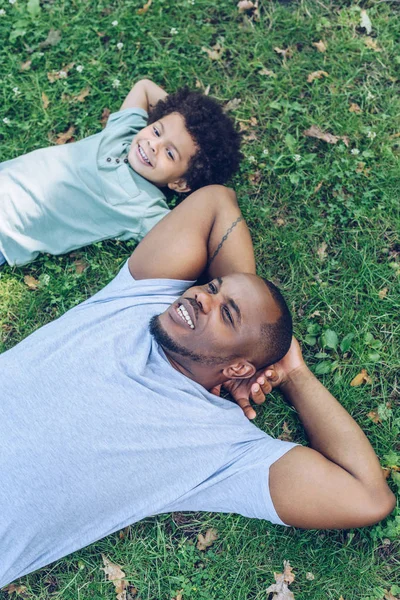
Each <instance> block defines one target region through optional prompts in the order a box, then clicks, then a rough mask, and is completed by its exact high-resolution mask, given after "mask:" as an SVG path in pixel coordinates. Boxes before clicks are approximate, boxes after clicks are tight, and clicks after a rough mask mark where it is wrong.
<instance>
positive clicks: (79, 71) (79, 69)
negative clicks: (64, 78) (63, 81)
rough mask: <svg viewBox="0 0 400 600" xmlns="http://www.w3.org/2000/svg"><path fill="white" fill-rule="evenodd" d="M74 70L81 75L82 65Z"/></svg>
mask: <svg viewBox="0 0 400 600" xmlns="http://www.w3.org/2000/svg"><path fill="white" fill-rule="evenodd" d="M76 70H77V71H78V73H82V71H83V67H82V65H78V66H77V67H76Z"/></svg>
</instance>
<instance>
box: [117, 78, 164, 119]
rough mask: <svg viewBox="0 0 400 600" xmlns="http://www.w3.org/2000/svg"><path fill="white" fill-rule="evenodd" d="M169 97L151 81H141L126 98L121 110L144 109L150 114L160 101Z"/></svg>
mask: <svg viewBox="0 0 400 600" xmlns="http://www.w3.org/2000/svg"><path fill="white" fill-rule="evenodd" d="M165 96H167V92H165V91H164V90H163V89H162V88H160V86H159V85H157V84H155V83H153V82H152V81H150V79H141V80H140V81H138V82H137V83H135V85H134V86H133V88H132V89H131V91H130V92H129V94H128V95H127V97H126V98H125V100H124V102H123V104H122V106H121V110H124V109H125V108H143V109H144V110H146V111H147V112H149V111H150V110H151V109H152V108H153V106H154V105H155V104H157V102H158V101H159V100H162V99H163V98H165Z"/></svg>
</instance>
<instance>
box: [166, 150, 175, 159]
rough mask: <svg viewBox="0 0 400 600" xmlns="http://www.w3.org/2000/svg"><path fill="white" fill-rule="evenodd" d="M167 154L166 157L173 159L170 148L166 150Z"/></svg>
mask: <svg viewBox="0 0 400 600" xmlns="http://www.w3.org/2000/svg"><path fill="white" fill-rule="evenodd" d="M167 156H168V158H170V159H171V160H175V156H174V153H173V152H172V151H171V150H167Z"/></svg>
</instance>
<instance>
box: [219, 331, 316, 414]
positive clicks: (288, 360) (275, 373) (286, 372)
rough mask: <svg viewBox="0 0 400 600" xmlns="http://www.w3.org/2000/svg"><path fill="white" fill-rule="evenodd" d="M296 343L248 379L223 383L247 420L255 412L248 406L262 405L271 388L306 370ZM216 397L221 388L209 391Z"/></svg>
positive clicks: (294, 341)
mask: <svg viewBox="0 0 400 600" xmlns="http://www.w3.org/2000/svg"><path fill="white" fill-rule="evenodd" d="M307 368H308V367H307V366H306V364H305V362H304V359H303V355H302V353H301V350H300V345H299V343H298V341H297V340H296V339H295V338H293V339H292V343H291V345H290V348H289V351H288V352H287V354H286V355H285V356H284V357H283V358H282V359H281V360H280V361H279V362H277V363H275V364H274V365H271V366H270V367H267V368H263V369H260V370H259V371H257V372H256V373H255V375H253V377H251V378H250V379H238V380H231V381H228V382H226V383H224V386H223V387H224V389H225V390H226V391H227V392H229V394H230V395H231V396H232V398H233V400H235V402H236V403H237V404H238V405H239V406H240V408H241V409H242V410H243V412H244V414H245V415H246V417H247V418H248V419H255V417H256V416H257V415H256V411H255V410H254V408H253V407H252V406H251V404H250V400H252V401H253V402H254V403H255V404H262V403H263V402H264V401H265V396H266V395H267V394H269V393H270V392H271V391H272V389H273V388H275V387H278V386H282V387H283V386H284V385H285V384H286V383H287V382H288V381H289V380H290V379H291V378H292V377H293V376H295V372H296V371H298V370H299V369H307ZM210 391H211V392H212V393H213V394H215V395H216V396H219V395H220V391H221V386H216V387H215V388H213V389H212V390H210Z"/></svg>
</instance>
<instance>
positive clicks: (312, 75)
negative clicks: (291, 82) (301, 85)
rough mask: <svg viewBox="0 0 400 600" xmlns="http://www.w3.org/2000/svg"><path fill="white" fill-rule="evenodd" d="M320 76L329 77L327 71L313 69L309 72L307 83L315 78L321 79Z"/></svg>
mask: <svg viewBox="0 0 400 600" xmlns="http://www.w3.org/2000/svg"><path fill="white" fill-rule="evenodd" d="M322 77H329V73H327V72H326V71H314V72H313V73H309V75H308V77H307V81H308V83H312V82H313V81H314V80H315V79H322Z"/></svg>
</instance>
